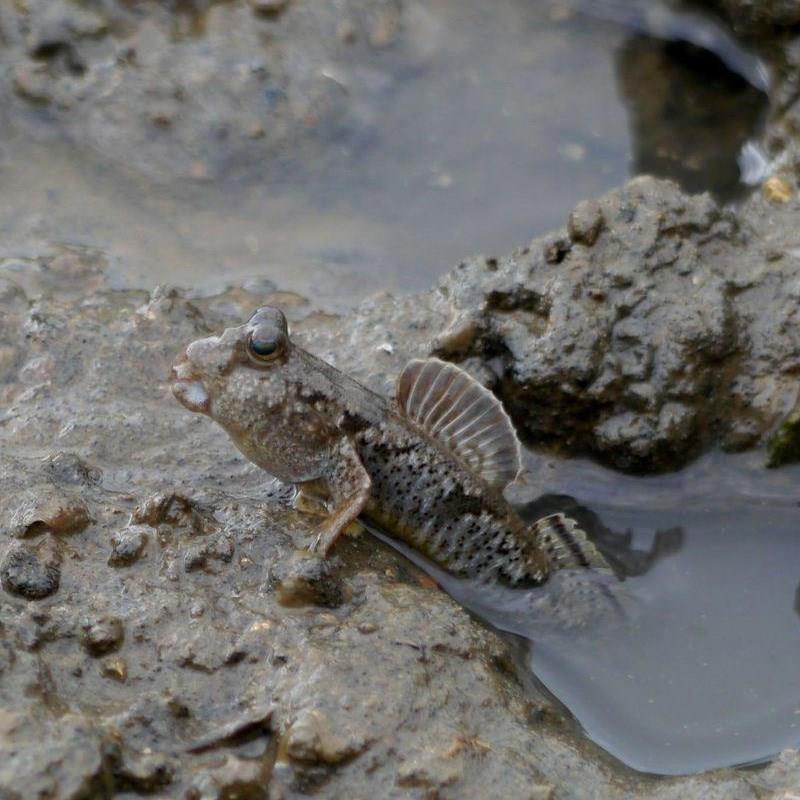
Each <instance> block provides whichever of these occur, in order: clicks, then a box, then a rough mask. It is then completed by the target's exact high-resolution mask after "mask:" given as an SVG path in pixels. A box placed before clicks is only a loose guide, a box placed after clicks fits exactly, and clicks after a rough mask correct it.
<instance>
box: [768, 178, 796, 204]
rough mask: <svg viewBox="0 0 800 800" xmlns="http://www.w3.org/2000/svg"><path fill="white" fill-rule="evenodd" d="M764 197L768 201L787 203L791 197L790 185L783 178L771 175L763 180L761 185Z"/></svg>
mask: <svg viewBox="0 0 800 800" xmlns="http://www.w3.org/2000/svg"><path fill="white" fill-rule="evenodd" d="M762 191H763V192H764V197H766V198H767V200H769V201H770V203H788V202H789V201H790V200H791V199H792V187H791V185H790V184H789V182H788V181H786V180H785V179H784V178H779V177H778V176H777V175H773V176H772V177H771V178H767V180H765V181H764V185H763V187H762Z"/></svg>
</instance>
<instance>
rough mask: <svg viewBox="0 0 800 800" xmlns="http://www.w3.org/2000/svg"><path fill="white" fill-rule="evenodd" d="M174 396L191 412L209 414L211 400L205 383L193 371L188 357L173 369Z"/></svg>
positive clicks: (171, 379)
mask: <svg viewBox="0 0 800 800" xmlns="http://www.w3.org/2000/svg"><path fill="white" fill-rule="evenodd" d="M170 383H171V384H172V394H174V395H175V399H176V400H177V401H178V402H179V403H180V404H181V405H183V406H185V407H186V408H188V409H189V411H197V412H199V413H201V414H208V412H209V408H210V406H211V398H210V397H209V396H208V392H207V391H206V387H205V386H204V385H203V382H202V381H201V380H199V379H198V378H197V376H196V375H195V374H194V373H193V371H192V365H191V364H190V363H189V361H188V359H187V358H186V356H184V357H183V358H182V359H181V360H180V361H178V362H177V363H176V364H175V366H174V367H173V368H172V375H171V378H170Z"/></svg>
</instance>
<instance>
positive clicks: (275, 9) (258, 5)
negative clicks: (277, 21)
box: [250, 0, 289, 17]
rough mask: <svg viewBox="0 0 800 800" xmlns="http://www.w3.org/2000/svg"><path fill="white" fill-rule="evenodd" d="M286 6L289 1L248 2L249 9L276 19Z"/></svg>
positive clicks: (255, 0)
mask: <svg viewBox="0 0 800 800" xmlns="http://www.w3.org/2000/svg"><path fill="white" fill-rule="evenodd" d="M288 5H289V0H250V8H252V9H253V11H255V12H256V13H257V14H263V15H264V16H265V17H277V16H278V14H280V13H282V12H283V11H285V10H286V8H287V6H288Z"/></svg>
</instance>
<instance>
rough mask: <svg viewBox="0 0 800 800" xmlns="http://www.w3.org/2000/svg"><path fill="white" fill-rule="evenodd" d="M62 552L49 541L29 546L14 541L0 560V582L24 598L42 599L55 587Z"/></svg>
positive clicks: (59, 570)
mask: <svg viewBox="0 0 800 800" xmlns="http://www.w3.org/2000/svg"><path fill="white" fill-rule="evenodd" d="M60 582H61V556H60V554H59V552H58V550H57V548H56V547H55V546H54V545H53V544H52V543H51V542H49V541H45V542H44V544H43V545H40V546H39V547H37V548H32V547H29V546H25V545H19V544H14V545H12V546H11V547H9V549H8V550H7V551H6V554H5V556H3V560H2V562H0V584H2V586H3V588H4V589H5V590H6V591H7V592H8V593H9V594H13V595H16V596H17V597H24V598H25V599H26V600H41V599H42V598H44V597H49V596H50V595H51V594H55V593H56V592H57V591H58V586H59V584H60Z"/></svg>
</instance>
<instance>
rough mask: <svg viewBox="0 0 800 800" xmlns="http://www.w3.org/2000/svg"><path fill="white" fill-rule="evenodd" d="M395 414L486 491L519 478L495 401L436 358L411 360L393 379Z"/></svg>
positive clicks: (506, 424) (516, 455)
mask: <svg viewBox="0 0 800 800" xmlns="http://www.w3.org/2000/svg"><path fill="white" fill-rule="evenodd" d="M397 402H398V405H399V407H400V411H401V413H402V414H403V415H404V416H405V417H406V418H407V419H409V420H410V421H411V422H413V423H414V424H416V425H418V426H419V427H420V428H421V429H422V430H424V431H425V432H426V433H428V434H429V435H430V436H432V437H434V438H435V439H437V440H438V441H440V442H441V443H442V444H443V445H445V447H447V448H448V449H449V450H450V451H451V452H452V453H454V454H455V455H456V456H458V458H460V459H461V460H462V461H464V462H466V464H467V465H468V466H469V467H471V468H472V469H473V470H474V471H475V472H476V473H477V474H478V475H480V476H481V477H482V478H483V479H484V480H485V481H487V482H488V483H490V484H491V485H492V486H497V487H499V488H503V487H504V486H506V485H507V484H509V483H511V481H513V480H514V479H515V478H516V477H517V475H518V474H519V471H520V467H521V462H520V446H519V441H518V439H517V435H516V434H515V433H514V428H513V427H512V425H511V420H510V419H509V418H508V414H506V412H505V410H504V409H503V406H502V404H501V403H500V401H499V400H498V399H497V398H496V397H495V396H494V395H493V394H492V393H491V392H490V391H489V390H488V389H486V388H485V387H483V386H481V385H480V383H478V381H476V380H475V379H474V378H473V377H472V376H471V375H468V374H467V373H466V372H464V370H462V369H459V368H458V367H457V366H455V364H450V363H448V362H446V361H440V360H439V359H438V358H429V359H425V360H421V359H415V360H414V361H411V362H409V363H408V364H407V365H406V368H405V369H404V370H403V372H402V373H401V374H400V377H399V378H398V380H397Z"/></svg>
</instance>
